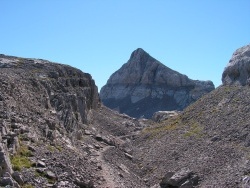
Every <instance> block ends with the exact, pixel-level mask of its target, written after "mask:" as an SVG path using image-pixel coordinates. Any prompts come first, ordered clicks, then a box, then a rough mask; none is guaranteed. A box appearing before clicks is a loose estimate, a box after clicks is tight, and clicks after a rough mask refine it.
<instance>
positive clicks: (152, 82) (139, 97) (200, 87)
mask: <svg viewBox="0 0 250 188" xmlns="http://www.w3.org/2000/svg"><path fill="white" fill-rule="evenodd" d="M213 89H214V85H213V83H212V82H211V81H198V80H191V79H189V78H188V77H187V76H186V75H183V74H180V73H178V72H176V71H174V70H172V69H170V68H168V67H166V66H165V65H163V64H162V63H160V62H159V61H157V60H156V59H154V58H153V57H151V56H150V55H149V54H148V53H147V52H145V51H144V50H143V49H140V48H139V49H137V50H135V51H134V52H133V53H132V54H131V57H130V59H129V60H128V62H127V63H126V64H124V65H123V66H122V67H121V68H120V69H119V70H118V71H116V72H115V73H113V74H112V75H111V76H110V78H109V80H108V81H107V84H106V85H105V86H104V87H103V88H102V89H101V92H100V98H101V100H102V102H103V103H104V105H106V106H108V107H110V108H112V109H116V110H118V111H119V112H120V113H126V114H128V115H130V116H132V117H137V118H138V117H142V116H143V117H146V118H151V117H152V115H153V113H154V112H156V111H160V110H183V109H184V108H185V107H187V106H188V105H189V104H190V103H192V102H194V101H196V100H197V99H198V98H200V97H201V96H202V95H204V94H206V93H208V92H210V91H212V90H213Z"/></svg>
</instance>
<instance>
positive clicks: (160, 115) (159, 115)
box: [152, 111, 179, 122]
mask: <svg viewBox="0 0 250 188" xmlns="http://www.w3.org/2000/svg"><path fill="white" fill-rule="evenodd" d="M178 114H179V112H178V111H158V112H155V113H154V114H153V116H152V120H154V121H155V122H161V121H164V120H166V119H168V118H170V117H173V116H177V115H178Z"/></svg>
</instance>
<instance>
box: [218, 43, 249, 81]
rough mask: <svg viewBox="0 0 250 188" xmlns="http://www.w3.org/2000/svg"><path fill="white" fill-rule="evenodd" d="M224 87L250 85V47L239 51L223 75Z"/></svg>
mask: <svg viewBox="0 0 250 188" xmlns="http://www.w3.org/2000/svg"><path fill="white" fill-rule="evenodd" d="M222 82H223V85H231V84H236V85H243V86H244V85H249V84H250V45H247V46H243V47H241V48H239V49H237V50H236V51H235V52H234V53H233V55H232V58H231V59H230V61H229V63H228V65H227V66H226V68H225V70H224V72H223V74H222Z"/></svg>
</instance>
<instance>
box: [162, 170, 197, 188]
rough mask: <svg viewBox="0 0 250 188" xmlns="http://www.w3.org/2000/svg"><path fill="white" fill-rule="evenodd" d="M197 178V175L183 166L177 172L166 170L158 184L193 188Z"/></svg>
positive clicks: (166, 186) (165, 187)
mask: <svg viewBox="0 0 250 188" xmlns="http://www.w3.org/2000/svg"><path fill="white" fill-rule="evenodd" d="M198 180H199V177H198V176H197V175H195V174H194V173H193V172H192V171H191V170H189V169H186V168H183V169H181V170H180V171H177V172H168V173H167V174H166V175H165V176H164V178H163V179H162V181H161V182H160V186H161V188H168V187H180V188H193V187H194V186H195V185H197V184H198Z"/></svg>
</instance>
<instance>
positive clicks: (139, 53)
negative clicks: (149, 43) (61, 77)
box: [130, 48, 151, 61]
mask: <svg viewBox="0 0 250 188" xmlns="http://www.w3.org/2000/svg"><path fill="white" fill-rule="evenodd" d="M149 57H151V56H150V55H149V54H148V53H147V52H146V51H144V50H143V49H142V48H137V49H136V50H135V51H133V52H132V54H131V56H130V60H137V61H143V60H145V59H148V58H149Z"/></svg>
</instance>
